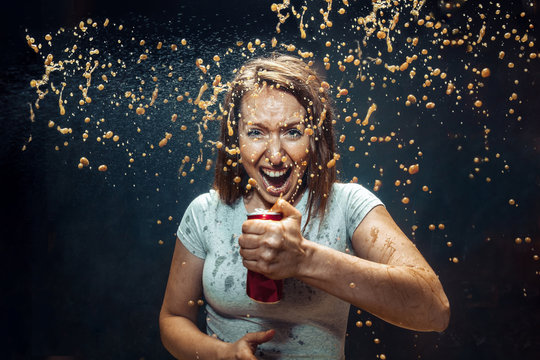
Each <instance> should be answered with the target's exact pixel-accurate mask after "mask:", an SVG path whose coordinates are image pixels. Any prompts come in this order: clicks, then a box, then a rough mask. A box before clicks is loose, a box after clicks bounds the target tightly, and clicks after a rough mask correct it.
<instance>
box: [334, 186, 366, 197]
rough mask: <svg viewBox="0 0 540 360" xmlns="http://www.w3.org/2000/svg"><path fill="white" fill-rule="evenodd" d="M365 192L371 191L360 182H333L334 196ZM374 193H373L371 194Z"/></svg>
mask: <svg viewBox="0 0 540 360" xmlns="http://www.w3.org/2000/svg"><path fill="white" fill-rule="evenodd" d="M354 193H357V194H364V195H369V194H371V192H370V191H369V190H368V189H366V188H365V187H363V186H362V185H360V184H358V183H340V182H335V183H333V184H332V194H333V195H334V196H338V197H341V196H349V195H351V194H354ZM371 195H373V194H371Z"/></svg>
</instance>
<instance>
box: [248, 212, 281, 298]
mask: <svg viewBox="0 0 540 360" xmlns="http://www.w3.org/2000/svg"><path fill="white" fill-rule="evenodd" d="M247 218H248V220H253V219H257V220H274V221H279V220H281V219H282V218H283V214H281V213H278V212H271V211H267V210H256V211H255V212H253V213H250V214H248V215H247ZM246 293H247V296H249V297H250V298H251V299H253V300H255V301H257V302H260V303H265V304H275V303H277V302H279V301H280V300H281V299H282V297H283V280H272V279H269V278H267V277H266V276H264V275H262V274H259V273H257V272H255V271H251V270H248V273H247V282H246Z"/></svg>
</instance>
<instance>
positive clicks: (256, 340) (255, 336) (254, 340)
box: [244, 329, 276, 345]
mask: <svg viewBox="0 0 540 360" xmlns="http://www.w3.org/2000/svg"><path fill="white" fill-rule="evenodd" d="M275 333H276V331H275V330H274V329H270V330H267V331H258V332H254V333H247V334H246V335H244V339H245V340H246V341H247V342H249V343H250V344H253V345H260V344H263V343H265V342H267V341H270V340H272V338H273V337H274V334H275Z"/></svg>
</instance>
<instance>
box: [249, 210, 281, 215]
mask: <svg viewBox="0 0 540 360" xmlns="http://www.w3.org/2000/svg"><path fill="white" fill-rule="evenodd" d="M252 215H283V214H282V213H280V212H277V211H266V210H263V211H257V210H255V212H252V213H248V214H247V216H252Z"/></svg>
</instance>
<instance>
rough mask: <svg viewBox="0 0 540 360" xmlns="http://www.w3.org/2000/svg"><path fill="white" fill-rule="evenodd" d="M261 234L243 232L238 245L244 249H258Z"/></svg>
mask: <svg viewBox="0 0 540 360" xmlns="http://www.w3.org/2000/svg"><path fill="white" fill-rule="evenodd" d="M260 243H261V239H260V235H252V234H242V235H240V236H239V237H238V245H240V247H241V248H242V249H256V248H258V247H259V246H260Z"/></svg>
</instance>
